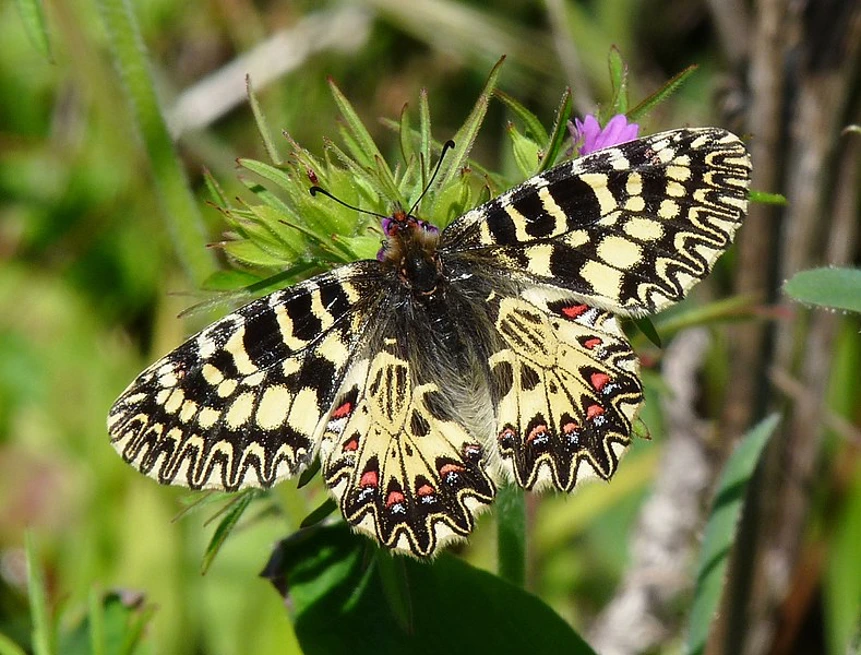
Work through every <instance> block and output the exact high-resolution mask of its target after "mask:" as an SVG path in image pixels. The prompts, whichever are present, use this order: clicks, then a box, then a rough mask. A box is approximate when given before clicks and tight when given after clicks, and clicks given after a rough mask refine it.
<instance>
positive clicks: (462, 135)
mask: <svg viewBox="0 0 862 656" xmlns="http://www.w3.org/2000/svg"><path fill="white" fill-rule="evenodd" d="M504 60H505V57H501V58H500V60H499V61H498V62H497V63H496V64H495V65H494V68H492V69H491V73H490V74H489V75H488V80H487V81H486V82H485V87H484V88H483V89H482V93H481V94H480V95H479V99H478V100H477V101H476V104H475V105H474V106H473V109H472V110H471V112H470V114H469V116H467V120H466V121H464V124H463V125H462V126H461V127H460V128H458V131H457V132H456V133H455V136H454V137H452V140H453V141H454V142H455V147H454V148H453V149H452V154H451V156H450V157H449V158H448V160H447V161H446V162H444V163H443V166H442V168H441V169H440V173H439V175H438V178H439V180H438V182H437V183H436V186H437V188H438V189H439V188H441V187H443V186H445V185H446V184H448V183H449V182H451V181H452V180H454V179H455V176H456V175H458V171H460V169H461V168H462V167H463V166H465V165H466V164H467V155H468V154H469V153H470V151H471V150H472V149H473V142H474V141H475V140H476V135H477V134H478V132H479V127H480V126H481V125H482V121H483V120H485V114H486V113H487V111H488V103H489V102H490V100H491V93H492V92H493V91H494V87H495V86H496V84H497V78H498V77H499V76H500V69H501V68H502V66H503V61H504Z"/></svg>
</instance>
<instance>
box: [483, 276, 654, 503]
mask: <svg viewBox="0 0 862 656" xmlns="http://www.w3.org/2000/svg"><path fill="white" fill-rule="evenodd" d="M559 296H560V295H559V294H556V295H555V297H556V298H559ZM497 330H498V331H499V333H500V336H501V337H502V340H503V342H504V343H505V345H506V347H505V348H503V349H502V350H501V351H499V352H498V353H496V354H495V355H494V356H493V357H492V358H491V362H490V365H491V376H492V380H491V396H492V401H493V403H494V406H495V408H496V411H497V435H496V439H497V446H498V448H499V452H500V455H501V458H502V460H503V465H504V472H505V473H506V474H508V475H509V476H511V477H512V478H513V479H514V480H515V481H516V482H517V483H518V485H520V486H522V487H524V488H527V489H533V488H538V489H541V488H543V487H548V486H553V487H555V488H557V489H559V490H565V491H570V490H572V489H573V488H574V487H575V485H576V484H577V482H578V481H579V480H581V479H583V478H584V477H586V476H598V477H599V478H602V479H605V480H607V479H609V478H610V477H611V476H612V475H613V473H614V472H615V471H616V468H617V464H618V462H619V458H620V456H621V455H622V453H623V451H625V449H626V448H627V447H628V445H629V443H630V440H631V438H630V433H631V424H632V421H633V420H634V418H635V416H636V414H637V412H638V409H639V408H640V405H641V403H642V401H643V393H642V389H641V383H640V380H639V379H638V360H637V357H636V356H635V354H634V353H633V352H632V349H631V346H630V345H629V343H628V341H627V340H626V338H625V335H623V333H622V331H621V330H620V327H619V323H618V321H617V319H616V318H615V317H614V316H613V315H612V314H609V313H607V312H604V311H602V310H599V309H597V308H594V307H590V306H587V305H584V304H583V303H580V302H578V301H573V300H571V299H565V298H563V299H560V300H550V299H549V298H548V296H547V292H546V291H543V290H541V289H530V290H528V291H526V292H524V294H523V295H522V296H521V297H519V298H514V297H511V298H503V299H502V300H501V302H500V306H499V314H498V318H497Z"/></svg>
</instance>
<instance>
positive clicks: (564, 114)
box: [538, 88, 572, 172]
mask: <svg viewBox="0 0 862 656" xmlns="http://www.w3.org/2000/svg"><path fill="white" fill-rule="evenodd" d="M571 115H572V90H571V89H568V88H567V89H566V90H565V92H563V97H562V98H560V104H559V105H558V106H557V113H556V115H555V117H554V128H553V129H552V130H551V136H550V137H549V141H548V146H547V148H545V155H544V156H543V157H542V161H541V162H540V163H539V169H538V170H539V172H541V171H545V170H547V169H549V168H551V167H552V166H553V165H554V164H556V163H557V160H558V159H559V157H560V151H561V150H562V149H563V144H565V143H566V140H567V139H568V138H569V128H568V121H569V117H570V116H571Z"/></svg>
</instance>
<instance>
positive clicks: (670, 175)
mask: <svg viewBox="0 0 862 656" xmlns="http://www.w3.org/2000/svg"><path fill="white" fill-rule="evenodd" d="M750 175H751V163H750V160H749V157H748V154H747V152H746V150H745V146H744V145H743V144H742V142H741V141H740V140H739V139H738V138H737V137H736V136H734V135H733V134H731V133H729V132H726V131H724V130H721V129H719V128H696V129H682V130H674V131H671V132H663V133H659V134H654V135H651V136H648V137H644V138H643V139H638V140H636V141H631V142H629V143H625V144H621V145H619V146H615V147H612V148H607V149H604V150H601V151H597V152H595V153H592V154H590V155H586V156H584V157H581V158H579V159H576V160H573V161H571V162H567V163H564V164H561V165H559V166H557V167H555V168H553V169H551V170H549V171H547V172H545V173H542V174H541V175H538V176H535V177H534V178H531V179H530V180H527V181H526V182H524V183H523V184H521V185H519V186H517V187H515V188H514V189H512V190H510V191H508V192H506V193H504V194H502V195H501V196H499V197H497V198H495V199H493V200H491V201H490V202H488V203H486V204H485V205H482V206H481V207H478V208H476V209H474V210H471V211H470V212H468V213H467V214H465V215H464V216H462V217H461V218H459V219H457V220H456V221H455V222H453V223H452V224H451V225H450V226H449V228H448V229H447V230H446V231H445V232H444V234H443V245H442V246H441V250H442V251H444V252H447V251H448V252H451V253H453V254H454V255H460V256H462V257H463V256H465V255H466V254H470V257H473V258H475V259H477V261H478V260H484V261H485V263H486V265H487V266H491V267H500V268H503V269H505V270H506V271H508V272H511V275H514V276H520V277H526V278H529V279H532V280H534V281H542V282H545V283H549V284H552V285H556V286H559V287H562V288H565V289H567V290H569V291H571V292H573V293H575V294H576V295H577V296H578V297H579V298H581V299H582V300H584V301H586V302H587V303H589V304H591V305H595V306H598V307H603V308H606V309H608V310H611V311H613V312H615V313H617V314H626V315H634V316H643V315H645V314H649V313H653V312H657V311H659V310H661V309H663V308H665V307H667V306H669V305H671V304H672V303H675V302H677V301H679V300H681V299H682V298H683V297H684V296H685V294H686V293H687V292H688V290H689V289H691V287H692V286H694V284H695V283H697V282H698V281H699V280H702V279H703V278H704V277H705V276H706V275H707V274H708V273H709V271H710V270H711V269H712V266H713V264H714V263H715V261H716V259H717V258H718V256H719V255H721V254H722V253H723V252H724V251H725V250H727V248H728V247H729V246H730V243H731V241H732V239H733V235H734V233H735V232H736V229H737V228H738V227H739V225H740V224H741V222H742V219H743V218H744V216H745V213H746V210H747V206H748V185H749V180H750Z"/></svg>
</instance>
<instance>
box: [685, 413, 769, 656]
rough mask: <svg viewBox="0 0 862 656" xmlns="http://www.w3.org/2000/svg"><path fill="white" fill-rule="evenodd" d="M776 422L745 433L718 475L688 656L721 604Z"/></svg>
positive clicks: (698, 649) (702, 642) (702, 643)
mask: <svg viewBox="0 0 862 656" xmlns="http://www.w3.org/2000/svg"><path fill="white" fill-rule="evenodd" d="M779 419H780V417H779V416H778V415H777V414H773V415H770V416H769V417H767V418H766V419H764V420H763V421H761V422H760V423H759V424H757V426H755V427H754V428H752V429H751V430H750V431H748V433H746V434H745V436H744V437H743V438H742V440H741V441H740V443H739V445H738V446H737V447H736V449H735V450H734V452H733V453H732V454H731V456H730V458H728V460H727V463H726V464H725V466H724V469H723V471H722V473H721V478H720V479H719V483H718V489H717V490H716V494H715V498H714V499H713V502H712V510H711V512H710V515H709V519H708V520H707V524H706V528H705V529H704V535H703V544H702V546H701V550H700V559H699V564H698V568H697V581H696V583H695V592H694V603H693V604H692V609H691V617H690V620H689V635H688V644H687V646H686V648H685V651H687V652H688V653H691V654H702V653H703V651H704V648H705V647H706V639H707V636H708V634H709V627H710V625H711V624H712V619H713V617H714V616H715V614H716V612H717V611H718V605H719V603H720V601H721V592H722V588H723V586H724V579H725V574H726V571H727V562H728V558H729V556H730V551H731V546H732V544H733V539H734V536H735V535H736V528H737V524H738V523H739V518H740V516H741V514H742V505H743V503H744V501H745V495H746V492H747V490H748V482H749V480H751V476H752V475H753V474H754V470H755V468H756V466H757V463H758V461H759V460H760V454H761V453H762V452H763V448H764V447H765V446H766V443H767V441H768V440H769V438H770V436H771V435H772V434H773V433H774V432H775V429H776V427H777V426H778V422H779Z"/></svg>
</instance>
